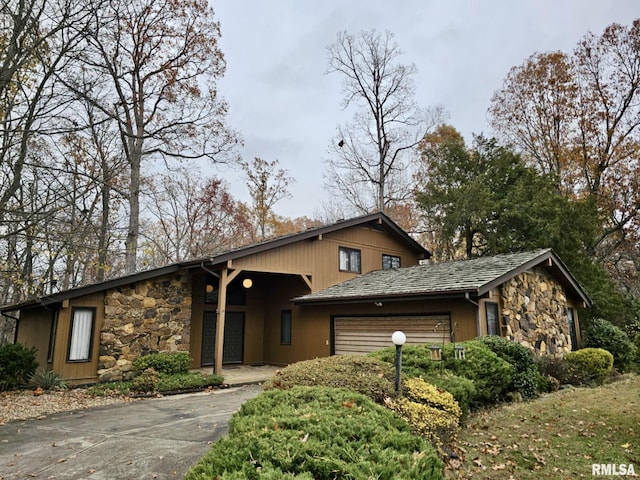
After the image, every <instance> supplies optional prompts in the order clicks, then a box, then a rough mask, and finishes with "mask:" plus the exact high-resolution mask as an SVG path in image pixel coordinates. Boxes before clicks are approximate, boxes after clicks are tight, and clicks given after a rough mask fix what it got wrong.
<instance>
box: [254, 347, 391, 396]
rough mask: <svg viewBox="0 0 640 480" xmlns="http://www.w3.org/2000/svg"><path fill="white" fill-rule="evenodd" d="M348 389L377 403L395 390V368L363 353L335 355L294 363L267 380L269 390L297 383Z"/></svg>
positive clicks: (265, 387)
mask: <svg viewBox="0 0 640 480" xmlns="http://www.w3.org/2000/svg"><path fill="white" fill-rule="evenodd" d="M301 385H306V386H324V387H336V388H348V389H349V390H353V391H355V392H359V393H362V394H363V395H366V396H367V397H369V398H371V399H372V400H373V401H375V402H377V403H382V402H383V401H384V399H385V397H388V396H391V395H393V394H394V391H395V371H394V369H393V367H392V366H391V365H389V364H387V363H385V362H383V361H380V360H377V359H375V358H371V357H367V356H362V355H334V356H332V357H323V358H317V359H315V360H306V361H303V362H298V363H294V364H292V365H289V366H288V367H286V368H283V369H282V370H280V371H279V372H278V373H277V374H276V375H275V376H274V377H272V378H271V379H270V380H268V381H267V382H265V383H264V385H263V388H264V389H265V390H272V389H274V388H280V389H286V388H292V387H295V386H301Z"/></svg>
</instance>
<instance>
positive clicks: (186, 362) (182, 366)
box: [133, 352, 191, 375]
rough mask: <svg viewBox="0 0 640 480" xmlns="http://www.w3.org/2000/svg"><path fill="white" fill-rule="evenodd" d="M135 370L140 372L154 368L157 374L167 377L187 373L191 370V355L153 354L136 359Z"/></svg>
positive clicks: (184, 353)
mask: <svg viewBox="0 0 640 480" xmlns="http://www.w3.org/2000/svg"><path fill="white" fill-rule="evenodd" d="M133 368H134V369H135V370H137V371H138V372H142V371H144V370H146V369H148V368H153V369H154V370H155V371H156V372H158V373H166V374H167V375H172V374H175V373H187V372H188V371H189V369H190V368H191V355H190V354H189V353H188V352H160V353H151V354H149V355H144V356H142V357H138V358H136V359H135V360H134V361H133Z"/></svg>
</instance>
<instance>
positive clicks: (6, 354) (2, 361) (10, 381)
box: [0, 343, 38, 391]
mask: <svg viewBox="0 0 640 480" xmlns="http://www.w3.org/2000/svg"><path fill="white" fill-rule="evenodd" d="M36 352H37V350H36V349H35V348H34V347H32V348H27V347H25V346H24V345H22V344H20V343H9V344H7V345H3V346H1V347H0V391H2V390H12V389H14V388H18V387H21V386H24V385H26V384H27V382H28V381H29V379H30V378H31V376H32V375H33V374H34V373H35V371H36V368H38V362H37V361H36Z"/></svg>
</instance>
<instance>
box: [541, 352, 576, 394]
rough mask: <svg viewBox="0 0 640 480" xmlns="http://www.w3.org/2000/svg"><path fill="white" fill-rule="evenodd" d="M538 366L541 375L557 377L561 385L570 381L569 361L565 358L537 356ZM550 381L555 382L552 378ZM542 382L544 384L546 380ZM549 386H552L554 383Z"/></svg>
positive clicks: (556, 379)
mask: <svg viewBox="0 0 640 480" xmlns="http://www.w3.org/2000/svg"><path fill="white" fill-rule="evenodd" d="M536 366H537V367H538V372H539V373H540V375H541V377H543V378H546V377H551V378H553V379H555V381H556V382H557V383H558V384H559V385H560V384H566V383H570V379H569V371H568V369H567V362H565V360H564V358H560V357H552V356H550V355H542V356H539V357H536ZM549 382H551V384H553V383H554V382H553V380H551V379H549ZM541 384H542V385H543V386H544V385H545V384H546V382H544V380H543V381H541ZM549 386H550V387H552V385H549ZM541 391H542V390H541Z"/></svg>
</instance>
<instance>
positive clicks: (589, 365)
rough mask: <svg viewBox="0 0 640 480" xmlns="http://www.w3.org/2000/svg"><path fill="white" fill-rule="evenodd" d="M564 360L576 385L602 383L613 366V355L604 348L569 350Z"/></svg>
mask: <svg viewBox="0 0 640 480" xmlns="http://www.w3.org/2000/svg"><path fill="white" fill-rule="evenodd" d="M564 360H565V362H566V364H567V370H568V372H569V377H570V380H571V381H572V382H571V383H573V384H574V385H581V384H582V385H591V384H597V385H601V384H603V383H604V381H605V379H606V378H607V377H608V376H609V375H610V374H611V370H612V368H613V355H611V353H609V352H607V351H606V350H603V349H602V348H583V349H582V350H576V351H575V352H569V353H567V354H566V355H565V357H564Z"/></svg>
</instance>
